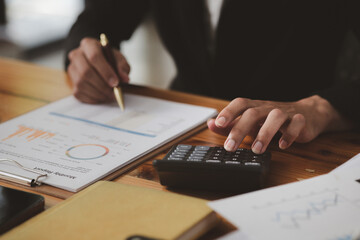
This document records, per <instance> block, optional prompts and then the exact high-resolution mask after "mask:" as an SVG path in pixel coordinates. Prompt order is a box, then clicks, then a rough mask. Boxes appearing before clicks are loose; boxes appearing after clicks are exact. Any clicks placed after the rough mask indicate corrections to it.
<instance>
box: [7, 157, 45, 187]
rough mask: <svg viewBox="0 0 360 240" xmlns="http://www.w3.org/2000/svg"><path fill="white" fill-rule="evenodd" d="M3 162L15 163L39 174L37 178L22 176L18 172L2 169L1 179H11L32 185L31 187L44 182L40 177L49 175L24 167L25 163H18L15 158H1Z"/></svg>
mask: <svg viewBox="0 0 360 240" xmlns="http://www.w3.org/2000/svg"><path fill="white" fill-rule="evenodd" d="M1 162H10V163H15V165H16V166H17V167H19V168H21V169H23V170H25V171H28V172H32V173H35V174H37V175H38V176H37V177H36V178H29V177H25V176H20V175H18V174H14V173H9V172H6V171H3V170H0V179H4V180H8V181H11V182H15V183H19V184H22V185H26V186H30V187H35V186H40V185H41V184H42V182H41V181H39V179H40V178H44V177H45V178H46V177H47V176H48V175H47V174H44V173H42V172H39V171H36V170H34V169H30V168H27V167H24V166H23V165H21V164H20V163H18V162H17V161H15V160H10V159H0V163H1Z"/></svg>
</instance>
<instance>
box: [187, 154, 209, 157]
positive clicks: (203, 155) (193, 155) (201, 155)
mask: <svg viewBox="0 0 360 240" xmlns="http://www.w3.org/2000/svg"><path fill="white" fill-rule="evenodd" d="M205 155H206V154H205V153H192V154H191V155H190V156H192V157H205Z"/></svg>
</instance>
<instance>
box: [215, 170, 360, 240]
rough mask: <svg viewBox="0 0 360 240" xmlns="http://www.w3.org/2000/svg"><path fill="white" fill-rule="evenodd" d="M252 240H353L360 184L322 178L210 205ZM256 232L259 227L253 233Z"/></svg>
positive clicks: (359, 206)
mask: <svg viewBox="0 0 360 240" xmlns="http://www.w3.org/2000/svg"><path fill="white" fill-rule="evenodd" d="M210 206H212V207H213V208H214V210H216V211H218V213H220V214H221V215H223V216H224V217H225V218H227V219H228V220H230V221H231V222H232V223H234V224H235V225H236V226H237V227H239V229H241V230H242V231H244V233H246V234H247V235H249V236H250V237H251V239H268V238H269V236H271V237H270V238H273V239H324V240H335V239H336V240H340V239H342V240H343V239H354V238H355V237H358V235H359V234H360V231H358V230H360V226H359V224H358V223H359V222H360V184H359V183H358V182H356V181H348V182H343V181H340V180H338V179H337V178H336V177H334V176H330V175H329V176H321V177H317V178H313V179H310V180H306V181H303V182H297V183H293V184H288V185H284V186H279V187H275V188H270V189H265V190H262V191H258V192H254V193H249V194H244V195H243V196H237V197H233V198H229V199H225V200H219V201H215V202H213V203H210ZM258 226H263V227H262V231H258Z"/></svg>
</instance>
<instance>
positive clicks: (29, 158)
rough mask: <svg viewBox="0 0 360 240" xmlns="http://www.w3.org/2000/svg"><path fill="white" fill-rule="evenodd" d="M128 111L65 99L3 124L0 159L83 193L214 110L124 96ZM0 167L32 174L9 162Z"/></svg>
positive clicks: (61, 186) (53, 182)
mask: <svg viewBox="0 0 360 240" xmlns="http://www.w3.org/2000/svg"><path fill="white" fill-rule="evenodd" d="M124 97H125V102H126V109H125V111H124V112H122V111H121V110H120V109H119V107H118V106H117V105H116V104H115V103H113V104H101V105H90V104H84V103H80V102H79V101H77V100H76V99H75V98H74V97H67V98H65V99H62V100H60V101H57V102H54V103H51V104H49V105H46V106H45V107H42V108H40V109H37V110H35V111H32V112H29V113H27V114H25V115H22V116H20V117H17V118H14V119H12V120H10V121H7V122H5V123H3V124H1V125H0V158H2V159H4V158H5V159H12V160H15V161H17V162H19V163H20V164H22V165H23V166H25V167H28V168H31V169H34V170H37V171H40V172H44V173H47V174H48V177H47V178H46V179H45V180H44V183H46V184H49V185H52V186H56V187H59V188H63V189H66V190H69V191H74V192H75V191H79V190H80V189H82V188H84V187H85V186H87V185H89V184H90V183H92V182H94V181H96V180H98V179H101V178H103V177H104V176H106V175H107V174H109V173H111V172H113V171H115V170H117V169H119V168H121V167H122V166H125V165H126V164H128V163H130V162H132V161H134V160H136V159H138V158H139V157H141V156H143V155H145V154H146V153H148V152H150V151H152V150H154V149H155V148H157V147H159V146H161V145H163V144H165V143H167V142H169V141H171V140H172V139H174V138H176V137H178V136H179V135H181V134H183V133H185V132H187V131H189V130H191V129H193V128H195V127H197V126H199V125H200V124H202V123H204V122H206V120H207V119H208V118H211V117H213V116H214V115H215V114H216V110H215V109H211V108H205V107H200V106H194V105H190V104H182V103H176V102H171V101H166V100H161V99H156V98H150V97H144V96H138V95H133V94H125V96H124ZM0 169H1V170H4V171H7V172H11V173H15V174H18V175H30V176H31V175H32V173H26V172H24V171H23V170H21V169H19V168H18V167H17V166H15V165H13V164H11V163H10V162H1V163H0Z"/></svg>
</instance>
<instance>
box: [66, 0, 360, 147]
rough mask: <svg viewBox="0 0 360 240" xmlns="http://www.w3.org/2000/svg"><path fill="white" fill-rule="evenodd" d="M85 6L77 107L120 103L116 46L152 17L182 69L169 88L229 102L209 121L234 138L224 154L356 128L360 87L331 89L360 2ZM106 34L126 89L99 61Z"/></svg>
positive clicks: (140, 1) (70, 43)
mask: <svg viewBox="0 0 360 240" xmlns="http://www.w3.org/2000/svg"><path fill="white" fill-rule="evenodd" d="M215 1H216V0H215ZM85 3H86V6H85V10H84V11H83V12H82V13H81V15H80V16H79V17H78V19H77V21H76V23H75V24H74V25H73V27H72V29H71V31H70V33H69V36H68V38H67V41H66V49H67V52H68V55H67V56H68V57H67V60H66V66H67V72H68V75H69V76H70V78H71V80H72V81H73V83H74V95H75V97H76V98H78V99H79V100H80V101H83V102H87V103H99V102H107V101H113V100H114V99H113V94H112V90H111V88H112V87H113V86H116V85H117V84H118V83H119V81H123V82H129V77H128V74H129V72H130V66H129V64H128V63H127V61H126V59H125V57H124V56H123V55H122V54H121V52H120V51H119V50H118V49H119V43H120V42H121V41H123V40H127V39H129V38H130V37H131V34H132V33H133V32H134V30H135V29H136V27H137V26H138V25H139V23H140V22H141V21H142V19H143V18H144V16H145V15H146V14H148V13H149V12H151V14H153V17H154V19H155V24H156V27H157V30H158V32H159V35H160V37H161V39H162V41H163V43H164V45H165V47H166V48H167V50H168V51H169V53H170V54H171V56H172V57H173V59H174V61H175V65H176V67H177V72H178V73H177V76H176V78H175V79H174V80H173V81H172V84H171V88H172V89H175V90H180V91H186V92H190V93H196V94H201V95H206V96H211V97H216V98H221V99H228V100H232V101H231V102H230V103H229V105H228V106H226V107H225V108H224V109H223V110H222V111H221V112H220V113H219V115H218V116H217V118H216V119H211V120H209V121H208V127H209V129H210V130H212V131H213V132H215V133H218V134H223V135H225V136H227V139H226V141H225V143H224V147H225V149H226V150H228V151H234V150H235V149H236V148H237V147H238V146H239V145H240V143H241V142H242V141H243V139H244V137H245V136H246V135H250V136H253V137H254V138H253V139H254V141H253V143H252V150H253V152H254V153H263V152H264V151H265V150H266V148H267V147H268V145H269V143H270V141H271V140H272V139H273V138H274V136H275V134H276V133H277V132H281V133H282V134H281V137H280V138H279V143H278V144H279V147H280V148H281V149H286V148H288V147H289V146H290V145H291V144H292V143H293V142H309V141H311V140H313V139H314V138H316V137H317V136H318V135H319V134H321V133H324V132H328V131H343V130H349V129H354V128H357V127H358V126H359V122H360V121H359V120H360V111H359V108H358V107H356V106H360V82H359V80H358V79H356V80H352V81H350V80H349V81H341V82H335V80H334V79H335V78H334V75H335V74H334V72H335V66H336V63H337V59H338V56H339V52H340V49H341V46H342V43H343V41H344V38H345V36H346V34H347V33H348V32H349V31H353V32H354V33H355V35H356V36H360V15H359V14H358V10H360V3H359V1H356V0H326V1H324V0H313V1H281V0H274V1H268V0H258V1H238V0H224V1H223V2H222V4H217V5H218V11H215V10H216V8H213V7H212V6H214V4H213V3H211V1H205V0H204V1H193V0H157V1H150V0H107V1H96V0H87V1H85ZM215 5H216V4H215ZM220 5H221V12H220V11H219V9H220V8H219V6H220ZM214 9H215V10H214ZM210 13H211V14H210ZM216 14H218V16H219V17H218V20H214V17H213V16H214V15H216ZM211 17H213V18H211ZM214 22H217V26H216V27H215V28H214V24H213V23H214ZM102 32H104V33H106V34H107V35H108V36H109V39H110V40H111V41H112V42H111V44H112V46H113V47H114V54H115V56H116V59H117V71H118V72H119V74H120V77H121V79H119V78H117V77H116V74H115V72H114V71H113V70H112V69H111V67H110V66H109V64H108V63H107V62H106V60H105V58H104V56H103V55H102V52H101V47H100V43H99V41H98V40H97V39H98V37H99V34H100V33H102Z"/></svg>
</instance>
